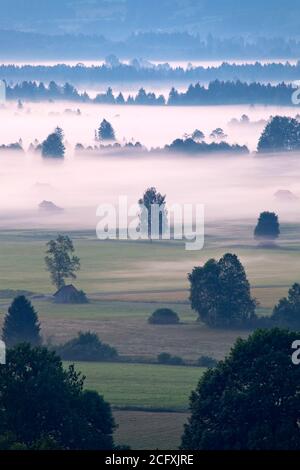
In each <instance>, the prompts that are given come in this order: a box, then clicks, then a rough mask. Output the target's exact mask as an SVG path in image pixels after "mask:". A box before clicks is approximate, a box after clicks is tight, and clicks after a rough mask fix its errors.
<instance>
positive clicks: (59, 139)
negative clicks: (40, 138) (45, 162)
mask: <svg viewBox="0 0 300 470" xmlns="http://www.w3.org/2000/svg"><path fill="white" fill-rule="evenodd" d="M63 139H64V134H63V130H62V129H61V128H60V127H57V128H56V129H55V131H54V132H53V133H52V134H50V135H49V136H48V137H47V139H46V140H44V142H43V143H42V155H43V157H53V158H63V157H64V155H65V146H64V143H63Z"/></svg>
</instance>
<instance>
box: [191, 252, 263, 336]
mask: <svg viewBox="0 0 300 470" xmlns="http://www.w3.org/2000/svg"><path fill="white" fill-rule="evenodd" d="M188 279H189V281H190V301H191V307H192V309H193V310H195V311H196V312H197V313H198V315H199V319H200V320H201V321H203V322H204V323H206V324H207V325H209V326H211V327H231V326H235V327H237V326H249V324H250V323H251V322H252V320H254V318H255V307H256V301H255V299H253V298H252V297H251V292H250V284H249V282H248V280H247V277H246V273H245V270H244V268H243V265H242V264H241V262H240V261H239V259H238V257H237V256H236V255H233V254H230V253H227V254H225V255H224V256H223V257H222V258H221V259H220V260H219V261H216V260H214V259H211V260H209V261H207V263H205V265H204V266H203V267H196V268H194V269H193V272H192V273H191V274H189V275H188Z"/></svg>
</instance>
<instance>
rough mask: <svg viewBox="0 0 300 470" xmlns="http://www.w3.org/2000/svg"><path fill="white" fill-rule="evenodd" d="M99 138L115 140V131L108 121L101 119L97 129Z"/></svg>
mask: <svg viewBox="0 0 300 470" xmlns="http://www.w3.org/2000/svg"><path fill="white" fill-rule="evenodd" d="M98 137H99V140H116V137H115V131H114V129H113V127H112V125H111V124H110V122H108V121H106V119H103V121H102V122H101V124H100V127H99V129H98Z"/></svg>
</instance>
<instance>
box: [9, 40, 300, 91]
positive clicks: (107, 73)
mask: <svg viewBox="0 0 300 470" xmlns="http://www.w3.org/2000/svg"><path fill="white" fill-rule="evenodd" d="M299 54H300V46H299ZM298 56H299V55H298ZM256 57H257V56H256ZM269 57H270V56H269ZM210 58H211V56H210ZM297 58H298V57H297ZM243 59H245V57H243ZM299 75H300V63H296V64H291V63H289V62H286V63H284V64H282V63H275V62H274V63H268V64H265V63H261V62H256V63H254V64H249V63H248V64H235V63H228V62H223V63H222V64H221V65H218V66H211V67H203V66H193V67H188V68H183V67H179V66H178V67H171V66H170V65H169V64H168V63H164V64H159V65H154V64H152V63H148V62H143V61H138V60H136V59H135V60H133V61H131V63H130V64H126V63H122V62H120V61H119V60H118V59H117V60H115V61H114V63H113V64H111V63H105V64H103V65H100V66H93V67H89V66H84V65H83V64H78V65H76V66H71V65H66V64H58V65H52V66H47V65H21V66H20V65H1V66H0V77H1V78H2V79H5V80H7V81H20V80H27V81H31V80H37V81H39V82H43V81H44V82H49V81H51V80H53V81H57V82H73V83H76V84H86V83H97V84H98V83H108V82H110V83H120V82H122V81H124V80H126V81H127V82H132V83H137V82H140V83H147V82H149V83H151V82H152V83H153V81H156V82H164V81H165V82H167V81H168V82H169V81H172V82H185V83H186V82H197V81H203V82H208V81H211V80H215V79H218V80H236V79H237V78H238V79H239V80H243V81H253V80H256V81H263V82H266V81H269V80H271V81H277V82H278V81H279V82H280V81H292V80H298V79H299Z"/></svg>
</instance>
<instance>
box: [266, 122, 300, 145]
mask: <svg viewBox="0 0 300 470" xmlns="http://www.w3.org/2000/svg"><path fill="white" fill-rule="evenodd" d="M299 149H300V123H299V121H297V119H293V118H290V117H285V116H283V117H282V116H275V117H274V118H273V119H272V120H271V121H270V122H269V123H268V124H267V126H266V128H265V129H264V131H263V133H262V135H261V136H260V139H259V142H258V151H259V152H260V153H262V152H291V151H295V150H299Z"/></svg>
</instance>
